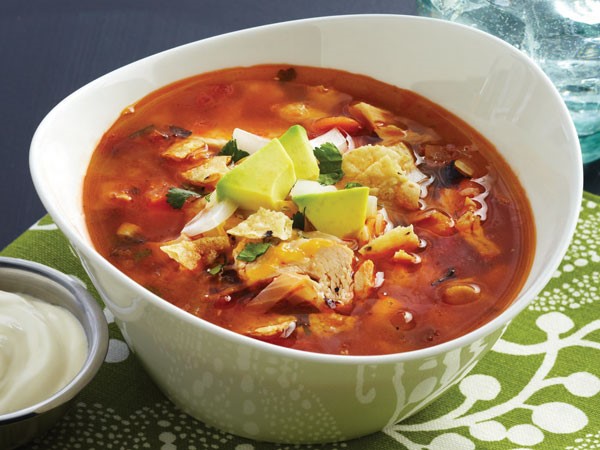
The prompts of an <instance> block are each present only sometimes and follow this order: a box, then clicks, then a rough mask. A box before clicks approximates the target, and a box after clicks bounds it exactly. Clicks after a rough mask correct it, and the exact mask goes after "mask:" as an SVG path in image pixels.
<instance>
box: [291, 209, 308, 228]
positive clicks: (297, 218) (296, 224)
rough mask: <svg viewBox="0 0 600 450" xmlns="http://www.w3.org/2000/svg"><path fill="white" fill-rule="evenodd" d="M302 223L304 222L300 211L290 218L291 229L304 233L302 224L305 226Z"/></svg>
mask: <svg viewBox="0 0 600 450" xmlns="http://www.w3.org/2000/svg"><path fill="white" fill-rule="evenodd" d="M304 221H305V218H304V214H303V213H301V212H300V211H298V212H297V213H296V214H294V215H293V216H292V228H295V229H297V230H302V231H304V224H305V222H304Z"/></svg>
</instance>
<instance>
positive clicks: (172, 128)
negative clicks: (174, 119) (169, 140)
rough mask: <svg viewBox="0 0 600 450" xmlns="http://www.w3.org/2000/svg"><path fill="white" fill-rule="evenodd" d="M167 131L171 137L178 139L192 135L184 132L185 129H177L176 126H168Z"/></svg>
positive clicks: (188, 131) (186, 131)
mask: <svg viewBox="0 0 600 450" xmlns="http://www.w3.org/2000/svg"><path fill="white" fill-rule="evenodd" d="M169 131H171V135H172V136H175V137H178V138H186V137H190V136H191V135H192V132H191V131H190V130H186V129H185V128H181V127H178V126H176V125H169Z"/></svg>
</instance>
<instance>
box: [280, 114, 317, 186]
mask: <svg viewBox="0 0 600 450" xmlns="http://www.w3.org/2000/svg"><path fill="white" fill-rule="evenodd" d="M279 141H280V142H281V145H283V148H285V151H286V152H287V153H288V155H290V158H292V161H294V168H295V170H296V176H297V177H298V178H300V179H302V180H316V179H317V178H319V163H318V162H317V158H315V154H314V152H313V148H312V145H310V142H309V140H308V135H307V134H306V130H305V129H304V128H303V127H302V126H300V125H294V126H291V127H290V128H288V130H287V131H286V132H285V133H283V135H282V136H281V137H280V138H279Z"/></svg>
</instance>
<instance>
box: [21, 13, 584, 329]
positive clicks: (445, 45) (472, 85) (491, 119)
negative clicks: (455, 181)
mask: <svg viewBox="0 0 600 450" xmlns="http://www.w3.org/2000/svg"><path fill="white" fill-rule="evenodd" d="M261 63H282V64H296V65H310V66H323V67H332V68H337V69H342V70H347V71H350V72H355V73H361V74H365V75H369V76H371V77H373V78H376V79H379V80H381V81H384V82H387V83H391V84H394V85H397V86H399V87H402V88H407V89H411V90H413V91H416V92H417V93H419V94H422V95H424V96H426V97H428V98H429V99H431V100H433V101H434V102H436V103H438V104H440V105H441V106H443V107H445V108H446V109H448V110H450V111H451V112H453V113H455V114H457V115H458V116H459V117H461V118H462V119H463V120H465V121H466V122H467V123H469V124H471V125H472V126H473V127H474V128H476V129H477V130H478V131H479V132H481V133H482V134H483V135H484V136H486V137H487V138H488V139H489V140H490V141H492V142H493V143H494V144H495V145H496V147H497V148H498V149H499V150H500V152H501V153H502V154H503V155H504V157H505V159H506V160H507V162H508V163H509V164H510V165H511V166H512V168H513V169H514V170H515V172H516V174H517V176H518V177H519V179H520V180H521V182H522V184H523V186H524V188H525V190H526V192H527V193H528V195H529V200H530V202H531V206H532V208H533V212H534V217H535V221H536V233H537V247H536V252H535V258H534V263H533V267H532V270H531V276H530V277H529V279H528V281H527V282H526V284H525V286H524V288H523V290H522V294H525V295H522V297H524V298H525V300H524V301H529V300H530V299H531V297H532V295H528V294H526V293H527V292H530V291H531V292H533V293H537V291H539V290H540V289H541V288H542V287H543V285H544V284H545V283H546V282H547V281H548V279H549V278H550V277H551V275H552V272H553V271H554V269H555V268H556V267H557V266H558V263H559V262H560V259H561V258H562V256H563V254H564V252H565V251H566V248H567V245H568V242H569V238H570V236H571V234H572V232H573V229H574V226H575V221H576V217H577V211H578V207H579V198H580V196H581V189H582V188H581V185H582V168H581V164H582V163H581V156H580V152H579V145H578V141H577V136H576V133H575V131H574V127H573V125H572V123H571V121H570V118H569V115H568V112H567V110H566V108H565V106H564V104H563V103H562V100H560V97H559V95H558V93H557V92H556V91H555V90H554V89H553V88H552V87H551V83H550V81H549V80H548V79H547V78H546V77H545V76H544V75H543V74H542V72H541V71H540V70H539V69H537V68H536V67H535V66H534V65H533V63H531V62H530V61H529V60H528V59H527V58H526V57H525V56H523V55H522V54H521V53H520V52H518V51H517V50H515V49H513V48H511V47H509V46H508V45H507V44H505V43H503V42H501V41H500V40H497V39H495V38H491V37H487V36H484V35H483V34H482V33H480V32H478V31H476V30H472V29H467V28H465V27H462V26H459V25H456V24H451V23H446V22H440V21H436V20H433V19H424V18H415V17H403V16H345V17H335V18H320V19H309V20H305V21H297V22H291V23H287V24H278V25H272V26H267V27H262V28H257V29H252V30H246V31H242V32H238V33H234V34H229V35H224V36H219V37H215V38H211V39H207V40H204V41H200V42H196V43H192V44H188V45H186V46H182V47H179V48H176V49H173V50H170V51H167V52H163V53H161V54H158V55H154V56H151V57H149V58H146V59H144V60H141V61H138V62H136V63H133V64H131V65H129V66H126V67H124V68H121V69H119V70H117V71H115V72H112V73H110V74H108V75H106V76H104V77H102V78H100V79H98V80H96V81H94V82H92V83H90V84H89V85H87V86H85V87H83V88H82V89H80V90H79V91H77V92H75V93H74V94H72V95H71V96H70V97H68V98H67V99H65V100H64V101H63V102H62V103H60V104H59V105H58V106H57V107H56V108H55V109H54V110H53V111H52V112H51V113H50V114H49V115H48V116H47V117H46V118H45V119H44V121H43V122H42V124H41V125H40V127H39V129H38V130H37V132H36V134H35V136H34V139H33V142H32V147H31V154H30V166H31V172H32V175H33V180H34V183H35V186H36V189H37V191H38V193H39V195H40V197H41V199H42V201H43V203H44V205H45V206H46V208H47V210H48V211H49V213H50V214H51V215H52V217H53V218H54V219H55V220H56V221H57V223H58V225H59V226H60V228H61V229H62V230H63V232H65V233H66V234H67V236H68V237H69V239H70V240H71V241H72V242H74V243H75V245H76V247H78V248H80V249H83V250H84V251H85V252H86V253H88V254H92V255H94V251H93V250H92V248H91V244H90V242H89V238H88V234H87V231H86V225H85V220H84V214H83V211H82V204H81V203H82V202H81V191H82V180H83V178H84V175H85V172H86V169H87V164H88V162H89V159H90V156H91V154H92V152H93V150H94V148H95V146H96V144H97V143H98V141H99V139H100V138H101V136H102V134H103V133H104V132H105V130H106V129H108V127H109V126H110V125H111V124H112V123H113V122H114V121H115V120H116V118H117V117H118V115H119V113H120V112H121V111H122V110H123V109H124V108H125V107H126V106H128V105H130V104H131V103H133V102H135V101H137V100H139V99H140V98H142V97H143V96H145V95H146V94H148V93H149V92H151V91H153V90H155V89H157V88H159V87H162V86H164V85H166V84H168V83H171V82H174V81H176V80H179V79H181V78H185V77H188V76H192V75H195V74H198V73H202V72H207V71H212V70H217V69H221V68H226V67H235V66H247V65H255V64H261ZM95 258H96V259H98V260H100V257H99V256H98V255H96V256H95ZM101 264H106V263H102V262H101ZM123 277H124V276H123ZM517 303H518V302H517ZM522 307H524V305H520V306H519V307H515V308H513V309H515V311H514V312H512V313H509V314H508V316H506V315H503V318H502V319H499V320H503V321H506V320H507V317H509V316H511V315H514V314H516V312H518V310H520V309H522Z"/></svg>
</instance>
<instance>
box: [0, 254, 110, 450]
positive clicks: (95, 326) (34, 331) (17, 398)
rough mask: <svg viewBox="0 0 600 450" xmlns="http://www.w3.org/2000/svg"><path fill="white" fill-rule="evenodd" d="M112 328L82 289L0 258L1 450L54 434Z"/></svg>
mask: <svg viewBox="0 0 600 450" xmlns="http://www.w3.org/2000/svg"><path fill="white" fill-rule="evenodd" d="M107 348H108V325H107V323H106V319H105V318H104V314H103V313H102V310H101V308H100V307H99V305H98V303H97V302H96V300H95V299H94V298H93V297H92V296H91V295H90V294H89V292H87V290H86V289H85V286H84V285H83V283H82V282H81V281H79V280H77V279H76V278H74V277H72V276H69V275H65V274H63V273H61V272H59V271H57V270H55V269H52V268H50V267H47V266H44V265H42V264H38V263H34V262H31V261H25V260H22V259H16V258H5V257H0V449H3V450H4V449H12V448H16V447H19V446H21V445H24V444H26V443H27V442H29V441H31V440H32V439H34V438H36V437H38V436H41V435H42V434H44V433H45V432H46V431H48V430H49V429H50V428H51V427H52V426H53V425H54V424H55V423H56V422H57V421H58V420H59V419H60V418H61V417H62V416H63V415H64V413H65V412H66V411H67V410H68V408H69V407H70V406H71V405H72V404H73V402H74V398H75V396H76V395H77V394H78V393H79V392H80V391H81V390H82V389H83V388H84V387H85V386H86V385H87V384H88V383H89V382H90V381H91V380H92V378H93V377H94V376H95V375H96V373H97V372H98V370H99V369H100V367H101V365H102V363H103V362H104V358H105V356H106V351H107Z"/></svg>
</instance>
